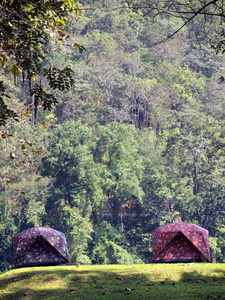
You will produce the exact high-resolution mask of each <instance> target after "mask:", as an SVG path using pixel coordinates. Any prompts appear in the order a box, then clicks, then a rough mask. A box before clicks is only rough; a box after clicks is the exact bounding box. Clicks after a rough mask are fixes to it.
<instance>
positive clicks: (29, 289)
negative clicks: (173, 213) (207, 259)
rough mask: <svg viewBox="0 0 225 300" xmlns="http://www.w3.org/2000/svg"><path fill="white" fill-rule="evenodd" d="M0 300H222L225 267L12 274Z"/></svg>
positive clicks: (1, 286)
mask: <svg viewBox="0 0 225 300" xmlns="http://www.w3.org/2000/svg"><path fill="white" fill-rule="evenodd" d="M0 299H2V300H3V299H4V300H6V299H10V300H13V299H26V300H27V299H32V300H33V299H38V300H39V299H54V300H56V299H142V300H143V299H225V265H224V264H193V263H190V264H176V265H175V264H158V265H157V264H146V265H101V266H100V265H92V266H76V265H64V266H57V267H36V268H22V269H15V270H11V271H8V272H6V273H2V274H1V275H0Z"/></svg>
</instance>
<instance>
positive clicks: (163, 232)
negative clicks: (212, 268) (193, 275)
mask: <svg viewBox="0 0 225 300" xmlns="http://www.w3.org/2000/svg"><path fill="white" fill-rule="evenodd" d="M179 232H182V233H183V235H184V236H186V238H187V239H188V240H189V241H191V242H192V244H193V245H194V246H195V247H196V248H197V249H198V250H199V251H200V252H201V253H202V254H203V255H204V257H205V258H206V259H207V260H208V261H210V251H209V233H208V230H206V229H204V228H202V227H200V226H197V225H195V224H190V223H186V222H176V223H171V224H167V225H164V226H162V227H159V228H157V229H155V230H154V246H153V261H154V260H155V259H156V257H157V256H158V255H159V253H160V252H161V251H162V250H163V249H164V248H165V247H166V245H167V244H168V243H169V242H170V241H172V239H173V238H174V237H175V236H176V235H177V234H178V233H179Z"/></svg>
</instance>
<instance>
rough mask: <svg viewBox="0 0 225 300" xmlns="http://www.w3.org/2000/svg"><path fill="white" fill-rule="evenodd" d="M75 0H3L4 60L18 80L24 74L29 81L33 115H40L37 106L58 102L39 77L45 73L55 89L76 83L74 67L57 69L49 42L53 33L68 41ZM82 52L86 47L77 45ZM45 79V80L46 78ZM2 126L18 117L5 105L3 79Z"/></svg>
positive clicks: (0, 37) (0, 35) (0, 45)
mask: <svg viewBox="0 0 225 300" xmlns="http://www.w3.org/2000/svg"><path fill="white" fill-rule="evenodd" d="M77 11H78V8H77V7H76V6H75V4H74V1H72V0H67V1H56V0H51V1H44V0H38V1H32V2H31V1H29V2H27V1H23V0H6V1H5V0H4V1H0V17H1V18H0V62H1V68H2V69H3V70H4V71H5V72H10V73H11V74H12V75H13V76H14V80H15V83H17V77H18V76H19V75H20V74H21V76H22V85H25V82H26V81H28V82H29V92H30V96H31V97H32V102H33V103H32V104H33V117H34V119H35V118H36V115H37V107H38V105H42V107H43V108H44V109H49V110H50V109H51V107H52V106H54V105H56V104H57V99H56V98H55V96H54V95H53V93H51V92H48V91H46V90H44V89H43V85H42V82H41V80H40V81H39V83H38V76H39V75H42V76H43V77H44V80H46V81H48V84H49V86H50V87H51V89H52V90H56V89H59V90H65V89H67V90H68V89H69V88H70V87H71V86H72V85H73V84H74V81H73V78H72V74H73V72H72V70H71V68H69V67H64V69H61V70H60V69H59V68H56V67H55V66H53V65H51V64H49V63H48V61H47V60H46V56H47V53H48V43H49V41H50V38H51V36H52V35H54V34H57V35H58V38H59V39H64V41H65V40H67V39H68V38H69V37H70V36H71V35H73V32H72V31H69V30H68V31H66V30H65V26H66V23H67V19H66V18H67V15H68V13H77ZM72 46H76V47H78V48H79V51H80V52H82V51H83V50H84V49H85V48H84V47H83V46H82V47H80V46H79V45H78V44H74V45H72ZM42 81H43V79H42ZM0 93H1V96H0V104H1V110H0V113H1V115H0V126H1V125H5V122H6V120H7V119H8V118H10V117H13V118H16V115H15V113H14V112H13V111H12V110H10V109H9V108H8V107H7V105H6V104H5V101H4V98H3V96H4V97H7V95H6V94H5V93H4V87H3V82H2V81H0Z"/></svg>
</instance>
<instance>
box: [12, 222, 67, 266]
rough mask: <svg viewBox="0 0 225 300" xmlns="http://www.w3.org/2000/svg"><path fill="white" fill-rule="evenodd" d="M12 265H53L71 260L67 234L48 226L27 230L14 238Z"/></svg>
mask: <svg viewBox="0 0 225 300" xmlns="http://www.w3.org/2000/svg"><path fill="white" fill-rule="evenodd" d="M12 252H13V257H12V267H13V268H18V267H27V266H35V265H52V264H61V263H66V262H69V260H70V258H69V252H68V249H67V242H66V236H65V234H64V233H62V232H60V231H58V230H55V229H52V228H47V227H34V228H30V229H28V230H25V231H23V232H21V233H19V234H17V235H15V236H14V237H13V239H12Z"/></svg>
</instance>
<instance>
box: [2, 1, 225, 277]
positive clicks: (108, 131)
mask: <svg viewBox="0 0 225 300" xmlns="http://www.w3.org/2000/svg"><path fill="white" fill-rule="evenodd" d="M92 2H93V1H81V3H77V6H78V7H79V8H80V11H79V13H76V14H72V13H71V14H68V15H67V20H66V25H65V26H66V29H67V30H68V32H70V34H68V35H66V36H65V34H63V33H62V34H61V35H60V33H59V31H58V30H57V29H56V30H53V31H52V33H51V40H50V42H49V43H48V45H47V49H48V55H47V60H46V62H45V64H46V66H47V65H50V66H51V68H52V69H53V68H56V69H55V70H58V69H57V68H62V67H63V68H64V70H68V68H70V69H71V70H72V74H73V77H72V80H73V83H74V84H73V85H72V84H71V86H70V87H69V88H68V89H63V88H61V89H60V88H58V89H54V88H53V89H52V90H51V88H52V87H53V86H52V87H51V86H50V87H49V86H48V85H47V84H46V81H45V80H46V74H45V75H43V74H42V75H41V74H39V75H38V76H36V77H34V76H33V77H30V79H32V80H29V76H28V75H29V74H28V73H27V72H23V71H22V70H20V69H19V68H16V67H15V66H14V67H13V66H9V67H8V68H7V69H6V68H5V67H4V68H1V69H0V78H1V80H2V82H4V87H5V89H3V88H2V89H1V90H2V91H3V90H4V93H2V95H3V96H4V95H6V94H7V95H8V96H9V98H6V102H7V103H8V106H9V107H10V109H12V110H14V111H15V112H16V113H17V115H18V116H19V122H18V121H17V120H15V119H13V118H9V119H8V120H7V122H6V123H5V124H4V125H2V126H1V128H0V129H1V136H0V149H1V150H0V211H1V214H0V270H1V271H5V270H7V269H9V268H10V264H11V240H12V237H13V236H14V235H15V234H17V233H19V232H21V231H23V230H25V229H28V228H31V227H34V226H48V227H52V228H54V229H57V230H60V231H62V232H64V233H65V234H66V237H67V242H68V247H69V253H70V258H71V262H73V263H81V264H110V263H118V264H124V263H150V262H151V255H152V246H153V232H154V229H156V228H157V227H159V226H162V225H164V224H167V223H171V222H176V221H180V220H182V221H185V222H190V223H194V224H197V225H200V226H202V227H204V228H206V229H208V230H209V235H210V248H211V257H212V261H213V262H225V173H224V161H225V149H224V145H225V83H224V78H223V76H224V75H225V74H224V68H225V56H224V54H223V53H222V52H223V50H222V51H220V50H221V45H222V42H221V41H220V40H221V39H222V38H223V34H221V32H223V25H224V23H223V22H224V21H221V20H220V19H218V20H217V21H215V20H214V19H213V21H210V19H209V21H208V22H205V18H204V17H202V18H197V19H195V20H193V21H190V22H189V23H188V24H187V26H185V27H184V28H182V30H180V31H179V32H178V33H177V34H175V35H172V33H173V32H174V31H175V29H176V28H178V27H180V26H182V20H181V19H179V18H177V17H176V16H173V15H167V16H165V15H159V16H158V18H154V19H153V18H152V17H151V15H150V14H149V15H148V14H145V12H144V11H143V10H141V9H139V10H137V9H136V10H132V9H130V8H127V9H125V8H123V9H111V10H110V9H105V10H104V9H84V8H85V7H86V5H90V4H92ZM114 2H115V5H116V2H117V1H111V5H113V4H114ZM94 3H95V6H96V7H98V5H99V6H100V1H94ZM101 5H102V4H101ZM169 35H172V37H171V38H169V39H168V40H167V41H165V42H163V43H157V42H158V41H160V40H163V39H164V37H165V36H169ZM219 42H221V43H220V44H219ZM71 45H73V46H71ZM74 45H75V46H74ZM80 45H81V46H80ZM153 45H154V46H153ZM0 58H1V60H0V64H1V63H2V66H3V63H5V62H4V61H3V60H4V56H2V57H0ZM70 76H71V74H70ZM1 80H0V82H1ZM61 80H62V81H63V77H60V76H59V82H58V86H59V87H60V81H61ZM35 84H40V85H42V86H43V87H44V88H45V89H46V90H48V91H49V92H51V93H52V94H53V95H54V97H55V98H54V99H57V102H58V103H57V105H56V106H52V107H51V108H50V110H48V109H46V107H44V108H45V109H44V108H43V107H42V105H41V104H40V103H39V104H38V105H37V103H35V101H33V97H32V95H31V94H30V91H29V89H30V86H31V85H33V86H34V85H35ZM0 96H1V95H0ZM47 108H48V107H47Z"/></svg>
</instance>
